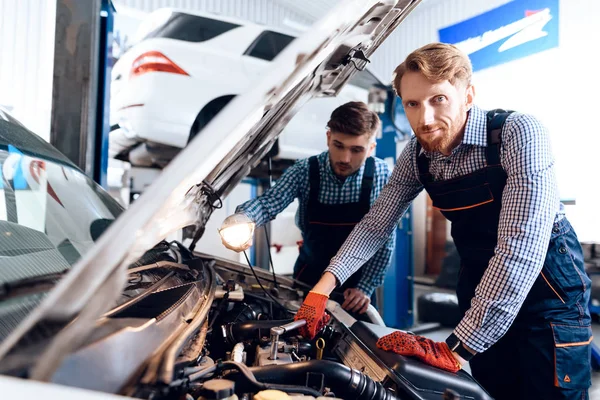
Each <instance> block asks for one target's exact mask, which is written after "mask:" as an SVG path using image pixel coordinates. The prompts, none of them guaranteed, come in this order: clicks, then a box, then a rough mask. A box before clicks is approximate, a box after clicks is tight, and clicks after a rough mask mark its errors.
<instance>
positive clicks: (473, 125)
mask: <svg viewBox="0 0 600 400" xmlns="http://www.w3.org/2000/svg"><path fill="white" fill-rule="evenodd" d="M486 114H487V113H486V112H485V111H484V110H482V109H481V108H479V107H477V106H476V105H473V107H471V110H470V111H469V115H468V116H467V125H466V126H465V136H464V137H463V140H462V142H461V144H471V145H474V146H482V147H487V130H486V129H487V128H486V125H487V115H486Z"/></svg>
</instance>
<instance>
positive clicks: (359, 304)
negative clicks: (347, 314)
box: [342, 288, 371, 314]
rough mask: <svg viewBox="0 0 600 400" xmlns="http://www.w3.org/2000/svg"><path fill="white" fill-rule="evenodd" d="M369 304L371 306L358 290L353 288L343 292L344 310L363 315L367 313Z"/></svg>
mask: <svg viewBox="0 0 600 400" xmlns="http://www.w3.org/2000/svg"><path fill="white" fill-rule="evenodd" d="M369 304H371V299H370V298H369V296H367V295H366V294H364V293H363V292H362V291H361V290H360V289H354V288H353V289H346V290H345V291H344V304H342V308H343V309H344V310H346V311H352V312H356V313H358V314H363V313H365V312H366V311H367V308H368V307H369Z"/></svg>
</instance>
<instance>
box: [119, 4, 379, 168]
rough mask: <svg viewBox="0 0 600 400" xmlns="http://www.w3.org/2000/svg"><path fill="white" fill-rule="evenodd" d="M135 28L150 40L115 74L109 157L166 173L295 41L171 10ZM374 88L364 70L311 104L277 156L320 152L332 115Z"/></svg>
mask: <svg viewBox="0 0 600 400" xmlns="http://www.w3.org/2000/svg"><path fill="white" fill-rule="evenodd" d="M140 29H141V30H142V31H145V32H147V33H146V34H145V35H142V36H141V37H142V39H141V40H140V41H139V42H138V43H137V44H135V45H134V46H133V47H132V48H130V49H129V50H128V51H127V52H126V53H125V54H124V55H123V56H122V57H121V58H120V59H119V61H118V62H117V63H116V64H115V66H114V68H113V73H112V84H111V127H112V130H111V134H110V153H111V157H114V158H117V159H121V160H125V161H129V162H130V163H131V164H132V165H133V166H141V167H163V166H165V165H166V164H167V163H168V162H169V161H170V160H171V159H172V158H173V157H174V156H175V154H177V153H178V152H179V151H180V150H181V149H182V148H183V147H185V146H186V145H187V143H188V142H189V141H190V140H191V139H192V138H193V137H194V136H195V135H196V134H197V133H198V132H199V131H200V130H201V129H202V128H203V127H204V126H205V125H206V124H207V123H208V122H209V121H210V120H211V119H212V118H213V117H214V116H215V115H216V114H217V113H218V112H219V111H221V109H222V108H223V107H225V105H227V103H228V102H229V101H230V100H231V99H232V98H233V97H235V96H236V95H238V94H240V93H243V92H244V91H245V90H247V89H248V88H250V87H252V85H255V84H256V81H257V80H258V79H260V77H261V74H263V73H264V71H266V70H267V69H268V68H267V67H268V65H269V63H270V61H272V60H273V59H274V58H275V57H276V56H277V55H278V54H279V53H280V52H281V51H282V50H283V49H284V48H285V47H286V46H287V45H288V44H289V43H290V42H291V41H293V40H294V36H293V35H291V34H289V33H286V32H283V31H280V30H275V29H271V28H268V27H266V26H261V25H256V24H252V23H248V22H244V21H238V20H233V19H230V18H224V17H221V16H216V15H213V14H206V13H190V12H188V11H179V10H174V9H159V10H157V11H155V12H154V13H152V14H150V15H149V17H148V18H147V19H146V20H145V21H144V22H143V23H142V26H141V28H140ZM365 76H366V77H367V79H365ZM373 83H377V80H376V79H375V78H374V77H372V75H370V74H369V73H367V72H366V71H365V72H364V73H361V74H358V75H357V79H355V80H354V81H353V82H351V84H350V85H347V86H346V87H345V88H344V89H343V90H342V91H341V93H340V94H338V96H337V97H331V98H317V99H313V100H311V101H309V102H308V103H307V104H306V105H305V106H304V107H303V108H302V110H300V112H299V113H298V114H297V115H296V116H295V117H294V119H293V120H292V121H291V122H290V123H289V124H288V126H287V128H286V130H285V131H284V132H283V133H282V135H281V136H280V138H279V141H278V146H277V151H278V153H277V157H278V158H284V159H296V158H301V157H307V156H310V155H313V154H316V153H318V152H320V151H322V150H323V149H324V148H325V139H324V134H323V133H324V127H325V124H326V122H327V120H328V119H329V115H330V113H331V111H333V109H334V108H336V107H337V106H338V105H340V104H343V103H345V102H347V101H364V102H367V98H368V87H369V86H370V85H372V84H373Z"/></svg>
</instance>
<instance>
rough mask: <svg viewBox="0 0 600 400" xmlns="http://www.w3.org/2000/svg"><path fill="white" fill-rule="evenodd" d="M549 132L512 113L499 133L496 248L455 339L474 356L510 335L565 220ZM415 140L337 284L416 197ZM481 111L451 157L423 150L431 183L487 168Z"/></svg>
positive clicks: (357, 237) (337, 269)
mask: <svg viewBox="0 0 600 400" xmlns="http://www.w3.org/2000/svg"><path fill="white" fill-rule="evenodd" d="M549 139H550V138H549V135H548V132H547V130H546V129H545V128H544V126H542V124H541V123H540V122H539V121H538V120H537V119H535V118H534V117H532V116H530V115H526V114H520V113H513V114H511V115H510V116H509V117H508V119H507V120H506V123H505V125H504V128H503V130H502V144H501V147H500V158H501V163H502V167H503V168H504V170H505V171H506V173H507V175H508V179H507V182H506V186H505V187H504V192H503V195H502V210H501V212H500V220H499V227H498V243H497V245H496V248H495V254H494V256H493V257H492V258H491V259H490V261H489V265H488V267H487V269H486V272H485V274H484V276H483V278H482V279H481V282H480V283H479V285H478V286H477V289H476V291H475V297H474V298H473V300H472V302H471V308H470V309H469V310H468V311H467V313H466V315H465V316H464V318H463V319H462V321H461V322H460V323H459V324H458V326H457V327H456V328H455V330H454V334H455V335H456V336H457V337H458V338H459V339H460V340H461V341H462V342H463V343H465V344H466V345H467V346H469V347H470V348H472V349H473V350H475V351H477V352H483V351H484V350H485V349H486V348H488V347H489V346H491V345H492V344H494V343H495V342H497V341H498V340H499V339H500V338H501V337H502V336H503V335H504V334H505V333H506V331H507V330H508V328H509V327H510V325H511V324H512V322H513V321H514V319H515V317H516V316H517V313H518V311H519V309H520V308H521V305H522V303H523V301H524V300H525V297H526V296H527V294H528V293H529V290H530V289H531V287H532V286H533V283H534V282H535V279H536V278H537V276H538V275H539V273H540V271H541V269H542V267H543V265H544V259H545V257H546V251H547V249H548V243H549V242H550V234H551V230H552V226H553V223H554V222H557V221H559V220H561V219H562V218H563V217H564V211H563V207H562V204H561V203H560V201H559V196H558V190H557V184H556V178H555V171H554V158H553V156H552V152H551V148H550V140H549ZM416 144H417V141H416V137H414V136H413V137H412V139H411V141H410V142H409V143H408V144H407V146H406V148H405V149H404V151H403V152H402V154H401V155H400V157H399V158H398V160H397V162H396V166H395V168H394V171H393V172H392V176H391V178H390V182H389V183H388V184H387V185H386V187H385V188H384V189H383V191H382V192H381V195H380V196H379V198H378V199H377V201H376V202H375V205H374V206H373V207H372V208H371V211H370V212H369V213H368V214H367V215H366V216H365V217H364V218H363V219H362V221H361V222H360V223H359V224H358V225H357V227H356V228H355V229H354V231H353V232H352V234H351V235H350V236H349V237H348V239H347V240H346V242H345V243H344V245H343V246H342V248H341V249H340V251H339V252H338V254H337V255H336V256H335V257H334V258H333V259H332V260H331V264H330V266H329V267H328V268H327V271H329V272H331V273H333V274H334V275H335V276H336V277H337V279H338V280H339V281H340V282H343V281H344V280H346V279H347V278H348V277H349V276H350V275H351V274H352V273H353V272H354V271H356V270H357V269H358V268H360V266H361V265H362V263H364V261H365V260H367V259H369V258H370V257H371V255H372V254H373V253H374V252H375V250H376V249H377V248H379V246H380V245H381V243H383V242H384V241H385V240H386V239H387V236H388V235H389V233H390V232H391V231H392V230H393V228H394V226H395V224H396V223H397V221H398V219H399V218H400V217H401V216H402V215H403V214H404V212H405V211H406V209H407V208H408V206H409V204H410V202H411V201H412V200H413V199H414V198H415V197H416V196H417V195H418V194H419V192H421V190H422V189H423V185H422V184H421V182H420V181H419V170H418V167H417V159H416V154H415V153H416ZM486 147H487V139H486V112H485V111H484V110H482V109H480V108H478V107H473V108H472V109H471V111H470V112H469V117H468V120H467V124H466V129H465V134H464V138H463V140H462V143H461V144H460V145H459V146H457V147H456V148H455V149H454V150H453V151H452V153H451V154H450V155H449V156H444V155H442V154H441V153H428V152H425V155H426V157H428V158H429V159H430V166H429V171H430V172H431V174H432V175H433V177H434V180H447V179H452V178H456V177H459V176H462V175H465V174H469V173H471V172H474V171H476V170H478V169H481V168H483V167H484V166H485V165H486V159H485V148H486Z"/></svg>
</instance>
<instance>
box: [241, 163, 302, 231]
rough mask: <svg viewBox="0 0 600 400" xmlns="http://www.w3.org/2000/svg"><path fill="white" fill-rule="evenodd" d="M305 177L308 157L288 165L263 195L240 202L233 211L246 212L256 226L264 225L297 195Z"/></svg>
mask: <svg viewBox="0 0 600 400" xmlns="http://www.w3.org/2000/svg"><path fill="white" fill-rule="evenodd" d="M307 179H308V159H302V160H299V161H297V162H296V163H295V164H294V165H292V166H291V167H289V168H288V169H287V170H286V171H285V172H284V173H283V175H281V177H280V178H279V179H278V180H277V181H276V182H275V184H274V185H273V186H272V187H271V188H269V189H268V190H267V191H265V193H264V194H263V195H261V196H258V197H256V198H254V199H251V200H248V201H246V202H245V203H242V204H240V205H239V206H238V207H237V208H236V210H235V212H236V213H240V212H241V213H244V214H246V215H247V216H248V217H249V218H250V219H251V220H252V221H254V223H255V224H256V226H261V225H264V224H266V223H267V222H269V221H271V220H273V219H275V217H276V216H277V214H279V213H280V212H282V211H283V210H285V208H286V207H287V206H288V205H290V203H291V202H292V201H294V199H295V198H296V197H299V196H298V195H299V191H300V190H301V188H304V187H305V186H306V182H307Z"/></svg>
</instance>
